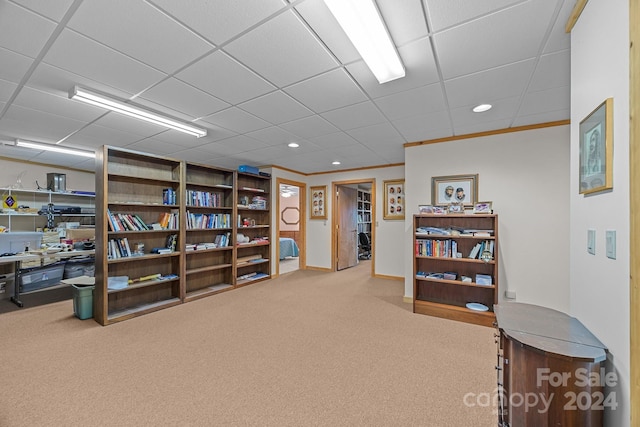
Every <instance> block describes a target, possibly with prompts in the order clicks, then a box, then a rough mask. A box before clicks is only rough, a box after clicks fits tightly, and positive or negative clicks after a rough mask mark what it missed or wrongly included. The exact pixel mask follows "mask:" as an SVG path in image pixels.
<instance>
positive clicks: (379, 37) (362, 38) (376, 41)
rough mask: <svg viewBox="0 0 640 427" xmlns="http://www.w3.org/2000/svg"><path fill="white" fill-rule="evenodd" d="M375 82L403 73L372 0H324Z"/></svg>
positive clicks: (391, 42)
mask: <svg viewBox="0 0 640 427" xmlns="http://www.w3.org/2000/svg"><path fill="white" fill-rule="evenodd" d="M324 2H325V4H326V5H327V7H328V8H329V10H330V11H331V13H332V14H333V16H335V18H336V19H337V20H338V23H339V24H340V26H341V27H342V29H343V30H344V32H345V33H347V37H349V39H351V43H353V45H354V46H355V48H356V49H357V50H358V52H359V53H360V56H362V59H363V60H364V62H366V63H367V65H368V66H369V68H370V69H371V72H373V74H374V75H375V76H376V79H378V82H380V83H386V82H389V81H391V80H395V79H399V78H400V77H404V75H405V71H404V66H403V65H402V61H400V56H399V55H398V51H396V47H395V45H394V44H393V41H391V37H390V36H389V32H388V31H387V28H386V27H385V25H384V22H383V21H382V17H381V16H380V12H379V11H378V8H377V7H376V5H375V2H374V1H373V0H324Z"/></svg>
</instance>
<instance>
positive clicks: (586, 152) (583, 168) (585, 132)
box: [578, 98, 613, 194]
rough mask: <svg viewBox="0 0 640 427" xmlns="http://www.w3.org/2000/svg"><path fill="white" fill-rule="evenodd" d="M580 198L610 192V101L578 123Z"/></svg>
mask: <svg viewBox="0 0 640 427" xmlns="http://www.w3.org/2000/svg"><path fill="white" fill-rule="evenodd" d="M578 171H579V174H580V177H579V182H578V184H579V186H580V194H590V193H596V192H599V191H603V190H610V189H612V188H613V98H608V99H606V100H605V101H604V102H603V103H602V104H600V105H599V106H598V108H596V109H595V110H593V111H592V112H591V113H590V114H589V115H588V116H587V117H586V118H585V119H584V120H582V121H581V122H580V165H579V168H578Z"/></svg>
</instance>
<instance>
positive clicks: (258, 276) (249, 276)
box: [238, 272, 269, 281]
mask: <svg viewBox="0 0 640 427" xmlns="http://www.w3.org/2000/svg"><path fill="white" fill-rule="evenodd" d="M268 276H269V275H268V274H266V273H259V272H253V273H247V274H243V275H241V276H238V281H240V280H258V279H262V278H263V277H268Z"/></svg>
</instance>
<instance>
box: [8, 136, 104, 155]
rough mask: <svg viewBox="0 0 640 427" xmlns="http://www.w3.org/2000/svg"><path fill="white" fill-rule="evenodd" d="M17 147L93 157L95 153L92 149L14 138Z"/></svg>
mask: <svg viewBox="0 0 640 427" xmlns="http://www.w3.org/2000/svg"><path fill="white" fill-rule="evenodd" d="M16 146H17V147H24V148H33V149H34V150H44V151H55V152H56V153H63V154H72V155H74V156H83V157H90V158H95V157H96V153H94V152H93V151H84V150H76V149H75V148H66V147H62V146H60V145H54V144H42V143H39V142H31V141H21V140H19V139H16Z"/></svg>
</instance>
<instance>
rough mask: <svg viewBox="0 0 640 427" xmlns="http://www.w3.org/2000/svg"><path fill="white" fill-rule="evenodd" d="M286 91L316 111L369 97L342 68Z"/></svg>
mask: <svg viewBox="0 0 640 427" xmlns="http://www.w3.org/2000/svg"><path fill="white" fill-rule="evenodd" d="M285 92H287V93H288V94H289V95H291V96H292V97H293V98H295V99H297V100H298V101H300V102H301V103H302V104H304V105H306V106H307V107H308V108H309V109H311V110H312V111H315V112H316V113H323V112H325V111H329V110H334V109H336V108H341V107H345V106H347V105H351V104H356V103H359V102H362V101H365V100H366V99H367V98H366V96H365V95H364V94H363V93H362V91H361V90H360V88H359V87H358V86H357V85H356V84H355V83H354V82H353V80H352V79H351V78H350V77H349V75H348V74H347V73H346V72H345V71H344V70H343V69H341V68H340V69H337V70H332V71H329V72H327V73H323V74H321V75H319V76H316V77H313V78H311V79H308V80H305V81H303V82H301V83H298V84H295V85H293V86H289V87H288V88H286V89H285Z"/></svg>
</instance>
